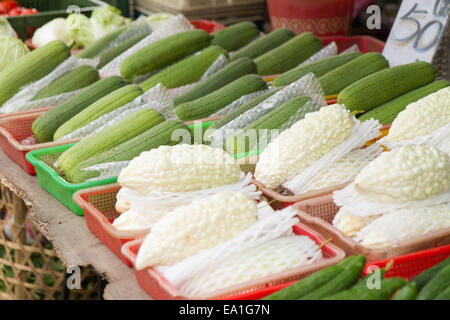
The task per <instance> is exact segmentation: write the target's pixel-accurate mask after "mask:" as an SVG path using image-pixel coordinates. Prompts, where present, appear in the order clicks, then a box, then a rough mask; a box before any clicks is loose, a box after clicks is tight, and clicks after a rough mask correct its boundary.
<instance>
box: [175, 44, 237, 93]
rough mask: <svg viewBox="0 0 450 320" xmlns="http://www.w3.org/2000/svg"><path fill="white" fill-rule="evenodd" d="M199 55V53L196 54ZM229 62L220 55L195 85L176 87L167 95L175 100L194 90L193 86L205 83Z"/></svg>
mask: <svg viewBox="0 0 450 320" xmlns="http://www.w3.org/2000/svg"><path fill="white" fill-rule="evenodd" d="M198 53H200V52H198ZM229 62H230V61H229V60H228V58H227V57H226V56H225V55H223V54H221V55H219V56H218V57H217V59H216V61H214V62H213V63H212V64H211V65H210V66H209V68H208V70H206V71H205V73H204V74H203V76H202V77H201V78H200V80H199V81H197V82H195V83H190V84H187V85H185V86H182V87H178V88H173V89H169V93H170V95H171V96H172V97H173V98H175V97H178V96H179V95H181V94H183V93H186V92H188V91H189V90H191V89H192V88H194V87H195V86H197V85H198V84H199V83H200V82H202V81H205V80H206V79H208V78H209V77H210V76H212V75H213V74H214V73H216V72H217V71H219V70H220V69H222V68H223V67H225V66H226V65H227V64H228V63H229Z"/></svg>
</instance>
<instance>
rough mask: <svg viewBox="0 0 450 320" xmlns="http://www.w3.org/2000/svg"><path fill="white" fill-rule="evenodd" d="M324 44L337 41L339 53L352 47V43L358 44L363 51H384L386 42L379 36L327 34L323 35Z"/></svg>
mask: <svg viewBox="0 0 450 320" xmlns="http://www.w3.org/2000/svg"><path fill="white" fill-rule="evenodd" d="M321 39H322V45H323V46H324V47H325V46H326V45H328V44H330V43H331V42H333V41H334V42H336V45H337V47H338V53H340V52H342V51H344V50H346V49H348V48H350V47H351V46H352V45H354V44H356V45H358V47H359V50H361V52H362V53H367V52H379V53H382V52H383V49H384V42H383V41H381V40H378V39H377V38H374V37H370V36H351V37H345V36H327V37H321Z"/></svg>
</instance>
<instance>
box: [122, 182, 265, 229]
mask: <svg viewBox="0 0 450 320" xmlns="http://www.w3.org/2000/svg"><path fill="white" fill-rule="evenodd" d="M251 178H252V176H251V174H248V175H247V176H245V174H242V175H241V177H240V178H239V180H238V181H237V182H236V183H233V184H229V185H224V186H220V187H216V188H210V189H203V190H196V191H189V192H159V191H152V192H150V193H148V194H147V195H145V196H142V195H140V194H138V193H137V192H135V191H133V190H131V189H128V188H121V189H120V191H119V192H118V194H117V202H116V209H117V211H119V212H122V211H125V210H126V211H125V212H124V213H122V214H121V215H120V217H119V218H117V219H116V220H115V221H114V224H113V225H114V226H115V227H116V228H117V229H118V230H141V229H149V228H151V226H152V225H153V224H154V223H155V222H156V221H158V220H159V219H160V218H161V217H162V216H164V215H165V214H166V213H168V212H170V211H171V210H173V209H174V208H176V207H178V206H182V205H186V204H189V203H191V202H192V201H194V200H196V199H203V198H206V197H208V196H211V195H213V194H218V193H221V192H224V191H231V192H241V193H244V194H246V195H247V196H248V197H250V198H252V199H255V200H258V199H259V197H260V195H261V192H260V191H257V190H256V186H255V185H254V184H252V183H251Z"/></svg>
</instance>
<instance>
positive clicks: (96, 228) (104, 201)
mask: <svg viewBox="0 0 450 320" xmlns="http://www.w3.org/2000/svg"><path fill="white" fill-rule="evenodd" d="M120 188H121V187H120V185H119V184H118V183H114V184H108V185H104V186H100V187H94V188H88V189H83V190H80V191H77V192H76V193H74V195H73V200H74V201H75V202H76V203H77V204H78V205H79V206H80V207H81V209H83V212H84V217H85V219H86V225H87V227H88V229H89V230H91V232H92V233H93V234H94V235H95V236H96V237H97V238H99V239H100V240H101V241H102V242H103V243H104V244H105V245H106V246H107V247H108V248H109V249H110V250H111V251H112V252H114V254H115V255H117V256H118V257H119V258H120V259H122V261H124V262H125V263H126V264H127V265H128V266H129V267H131V266H132V265H131V262H130V261H129V260H128V259H126V257H125V256H124V255H123V254H122V252H121V251H120V249H121V247H122V245H123V244H124V243H126V242H128V241H130V240H135V239H141V238H143V237H145V236H146V235H147V233H148V232H149V230H141V231H138V232H124V231H118V230H117V229H116V228H114V227H113V226H112V223H113V221H114V219H116V218H118V217H119V215H120V213H118V212H117V210H116V208H115V205H116V195H117V193H118V192H119V190H120Z"/></svg>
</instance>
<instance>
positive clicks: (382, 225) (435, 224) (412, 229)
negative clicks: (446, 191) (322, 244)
mask: <svg viewBox="0 0 450 320" xmlns="http://www.w3.org/2000/svg"><path fill="white" fill-rule="evenodd" d="M444 228H450V205H449V204H441V205H433V206H428V207H424V208H402V209H398V210H395V211H392V212H388V213H386V214H384V215H382V216H381V217H379V218H377V219H375V220H374V221H372V222H370V223H369V224H368V225H367V226H365V227H363V228H362V229H361V230H359V231H358V232H357V234H356V236H355V237H354V240H355V241H357V242H359V243H360V244H362V245H363V246H366V247H372V248H374V247H383V246H387V245H392V246H397V245H399V244H401V243H402V242H404V241H405V240H409V239H412V238H415V237H419V236H422V235H425V234H428V233H430V232H433V231H438V230H441V229H444Z"/></svg>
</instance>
